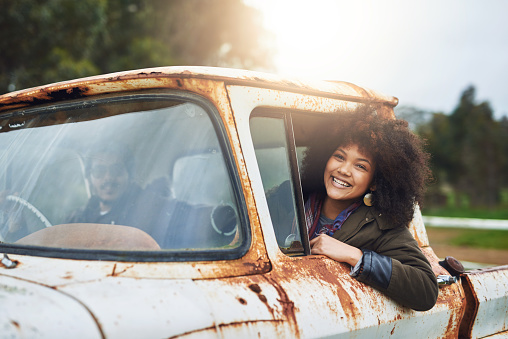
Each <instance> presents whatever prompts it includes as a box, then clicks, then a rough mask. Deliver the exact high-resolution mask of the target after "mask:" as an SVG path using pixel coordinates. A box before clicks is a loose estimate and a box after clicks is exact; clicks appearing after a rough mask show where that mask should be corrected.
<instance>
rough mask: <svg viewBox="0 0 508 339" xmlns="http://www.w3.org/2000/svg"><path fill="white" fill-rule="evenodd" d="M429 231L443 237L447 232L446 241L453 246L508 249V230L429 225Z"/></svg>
mask: <svg viewBox="0 0 508 339" xmlns="http://www.w3.org/2000/svg"><path fill="white" fill-rule="evenodd" d="M427 229H428V230H429V232H430V231H431V230H432V233H433V234H435V235H436V237H439V238H441V236H439V233H441V234H443V235H444V234H446V242H447V243H448V244H449V245H451V246H462V247H477V248H493V249H499V250H508V231H497V230H472V229H460V228H436V227H427Z"/></svg>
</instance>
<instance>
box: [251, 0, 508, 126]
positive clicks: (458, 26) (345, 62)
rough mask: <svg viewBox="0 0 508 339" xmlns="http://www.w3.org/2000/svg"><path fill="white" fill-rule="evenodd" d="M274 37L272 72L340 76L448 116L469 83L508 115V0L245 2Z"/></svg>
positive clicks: (406, 103) (495, 108) (328, 77)
mask: <svg viewBox="0 0 508 339" xmlns="http://www.w3.org/2000/svg"><path fill="white" fill-rule="evenodd" d="M244 1H245V2H246V3H247V4H248V5H250V6H253V7H256V8H258V9H259V10H260V11H261V12H262V15H263V23H264V25H265V27H266V28H267V29H268V30H270V31H271V32H272V33H273V35H274V39H275V42H274V43H275V46H276V51H277V52H276V56H275V67H276V70H275V72H276V73H279V74H282V75H287V76H292V77H301V78H318V79H324V80H342V81H347V82H352V83H354V84H356V85H360V86H365V87H368V88H371V89H374V90H377V91H380V92H382V93H384V94H387V95H392V96H395V97H397V98H398V99H399V106H413V107H416V108H419V109H423V110H428V111H432V112H444V113H450V112H451V111H452V110H453V109H454V108H455V107H456V105H457V103H458V100H459V98H460V95H461V93H462V92H463V91H464V89H466V88H467V87H468V86H470V85H473V86H475V88H476V100H477V101H478V102H483V101H488V102H489V103H490V105H491V107H492V108H493V111H494V114H495V117H496V118H500V117H501V116H508V20H507V18H506V16H507V15H508V1H504V0H483V1H480V0H478V1H473V0H461V1H459V0H441V1H438V0H425V1H422V0H412V1H407V0H406V1H403V0H387V1H381V0H378V1H362V0H355V1H353V0H350V1H342V0H312V1H310V0H244Z"/></svg>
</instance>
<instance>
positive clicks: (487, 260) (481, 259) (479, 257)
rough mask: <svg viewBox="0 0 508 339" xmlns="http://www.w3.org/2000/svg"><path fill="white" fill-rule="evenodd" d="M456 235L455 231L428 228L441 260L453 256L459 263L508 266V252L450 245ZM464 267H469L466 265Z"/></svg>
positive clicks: (432, 244)
mask: <svg viewBox="0 0 508 339" xmlns="http://www.w3.org/2000/svg"><path fill="white" fill-rule="evenodd" d="M455 234H456V231H454V230H441V229H438V228H432V227H427V235H428V237H429V242H430V246H431V247H432V249H433V250H434V252H435V253H436V255H437V256H438V257H439V258H444V257H446V256H452V257H454V258H455V259H457V260H459V261H466V262H473V263H480V264H487V265H488V266H499V265H508V251H505V250H497V249H487V248H473V247H459V246H451V245H449V244H448V242H447V241H448V239H451V238H453V237H454V236H455ZM463 264H464V263H463ZM464 266H467V265H466V264H464Z"/></svg>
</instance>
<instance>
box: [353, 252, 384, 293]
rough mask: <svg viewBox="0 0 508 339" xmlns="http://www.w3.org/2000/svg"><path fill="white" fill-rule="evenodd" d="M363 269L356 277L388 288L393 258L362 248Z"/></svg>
mask: <svg viewBox="0 0 508 339" xmlns="http://www.w3.org/2000/svg"><path fill="white" fill-rule="evenodd" d="M362 252H363V270H362V272H361V273H360V274H359V275H358V276H357V277H356V278H357V279H358V281H361V282H364V283H366V284H368V285H371V286H373V287H376V288H380V289H387V288H388V285H389V284H390V279H391V277H392V259H391V258H390V257H387V256H384V255H381V254H378V253H376V252H374V251H371V250H365V249H362Z"/></svg>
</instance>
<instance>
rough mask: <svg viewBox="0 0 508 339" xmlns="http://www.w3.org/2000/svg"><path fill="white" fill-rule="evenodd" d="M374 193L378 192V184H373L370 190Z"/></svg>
mask: <svg viewBox="0 0 508 339" xmlns="http://www.w3.org/2000/svg"><path fill="white" fill-rule="evenodd" d="M369 189H370V190H371V191H372V192H374V191H375V190H376V184H372V185H371V186H370V188H369Z"/></svg>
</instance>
